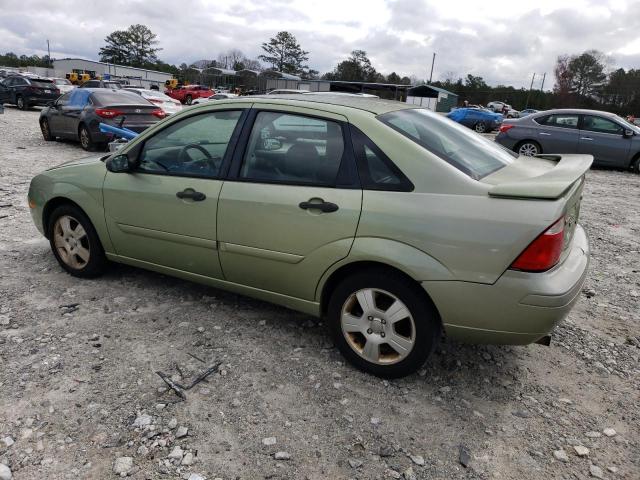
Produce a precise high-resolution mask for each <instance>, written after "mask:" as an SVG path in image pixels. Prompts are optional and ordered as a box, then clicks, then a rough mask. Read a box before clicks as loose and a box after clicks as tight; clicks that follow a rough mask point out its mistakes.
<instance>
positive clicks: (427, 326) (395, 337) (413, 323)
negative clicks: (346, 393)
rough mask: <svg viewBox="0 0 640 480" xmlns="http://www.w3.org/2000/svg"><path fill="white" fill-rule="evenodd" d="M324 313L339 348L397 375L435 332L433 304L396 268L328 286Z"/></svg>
mask: <svg viewBox="0 0 640 480" xmlns="http://www.w3.org/2000/svg"><path fill="white" fill-rule="evenodd" d="M327 317H328V321H329V325H330V328H331V333H332V336H333V339H334V341H335V343H336V346H337V347H338V349H339V350H340V351H341V352H342V354H343V355H344V356H345V357H346V358H347V360H349V361H350V362H351V363H352V364H353V365H355V366H356V367H358V368H359V369H361V370H363V371H365V372H368V373H372V374H373V375H377V376H380V377H386V378H397V377H403V376H405V375H409V374H411V373H413V372H415V371H416V370H417V369H418V368H420V367H421V366H422V365H423V364H424V362H425V361H426V360H427V358H428V357H429V355H430V354H431V352H432V351H433V349H434V347H435V345H436V342H437V340H438V339H439V336H440V322H439V319H438V314H437V312H436V310H435V307H434V306H433V305H432V304H431V302H430V301H429V300H428V298H426V296H425V294H424V293H423V292H421V291H420V289H419V287H418V286H417V285H415V284H414V283H413V281H411V280H410V279H408V278H405V277H403V276H402V275H400V274H396V273H394V272H389V271H385V270H375V269H371V270H365V271H362V272H360V273H356V274H354V275H351V276H349V277H347V278H345V279H344V280H343V281H342V282H341V283H340V284H339V285H338V286H337V287H336V288H335V290H334V291H333V293H332V295H331V298H330V300H329V306H328V309H327Z"/></svg>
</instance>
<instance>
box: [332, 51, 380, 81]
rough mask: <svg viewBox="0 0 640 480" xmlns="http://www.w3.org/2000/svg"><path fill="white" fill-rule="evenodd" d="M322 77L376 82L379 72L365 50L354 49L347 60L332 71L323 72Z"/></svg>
mask: <svg viewBox="0 0 640 480" xmlns="http://www.w3.org/2000/svg"><path fill="white" fill-rule="evenodd" d="M323 78H324V79H326V80H344V81H347V82H377V81H380V74H379V73H378V72H376V69H375V68H373V65H371V60H369V57H367V52H365V51H364V50H354V51H352V52H351V56H350V57H349V58H348V59H347V60H344V61H342V62H340V63H339V64H338V65H337V66H336V68H335V69H334V70H333V71H332V72H329V73H326V74H324V75H323ZM382 81H384V78H383V80H382Z"/></svg>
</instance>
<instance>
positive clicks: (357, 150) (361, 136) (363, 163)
mask: <svg viewBox="0 0 640 480" xmlns="http://www.w3.org/2000/svg"><path fill="white" fill-rule="evenodd" d="M349 129H350V131H351V141H352V142H353V151H354V155H355V159H356V164H357V167H358V176H359V177H360V183H361V185H362V189H363V190H377V191H389V192H411V191H413V189H414V188H415V186H414V185H413V183H412V182H411V180H409V179H408V178H407V176H406V175H405V174H404V173H403V172H402V170H400V169H399V168H398V166H397V165H396V164H395V163H393V160H391V159H390V158H389V157H388V156H387V155H386V154H385V153H384V152H383V151H382V150H380V147H378V146H377V145H376V144H375V143H374V141H373V140H371V139H370V138H369V137H368V136H367V135H365V133H364V132H362V130H360V129H359V128H358V127H356V126H355V125H349ZM365 146H366V147H367V148H369V149H370V150H371V151H372V152H373V153H374V154H375V155H376V156H377V157H378V158H379V159H380V160H381V161H382V162H383V163H384V164H385V166H386V167H387V168H389V170H390V171H391V172H392V173H393V174H394V175H396V176H397V177H398V178H399V179H400V184H399V185H384V184H378V183H375V182H373V180H371V179H370V178H369V173H368V167H367V159H366V153H365Z"/></svg>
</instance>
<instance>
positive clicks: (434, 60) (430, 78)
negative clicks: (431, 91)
mask: <svg viewBox="0 0 640 480" xmlns="http://www.w3.org/2000/svg"><path fill="white" fill-rule="evenodd" d="M435 63H436V52H433V58H432V59H431V73H430V74H429V83H431V80H432V79H433V65H434V64H435Z"/></svg>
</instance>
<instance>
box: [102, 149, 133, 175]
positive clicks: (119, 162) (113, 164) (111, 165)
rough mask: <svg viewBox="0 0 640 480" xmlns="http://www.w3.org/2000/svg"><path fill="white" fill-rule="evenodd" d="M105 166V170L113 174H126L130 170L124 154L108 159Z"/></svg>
mask: <svg viewBox="0 0 640 480" xmlns="http://www.w3.org/2000/svg"><path fill="white" fill-rule="evenodd" d="M105 166H106V167H107V170H109V171H110V172H113V173H128V172H130V171H131V168H132V165H131V164H130V163H129V157H128V156H127V155H126V154H124V153H123V154H120V155H116V156H115V157H111V158H109V159H108V160H107V162H106V163H105Z"/></svg>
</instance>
